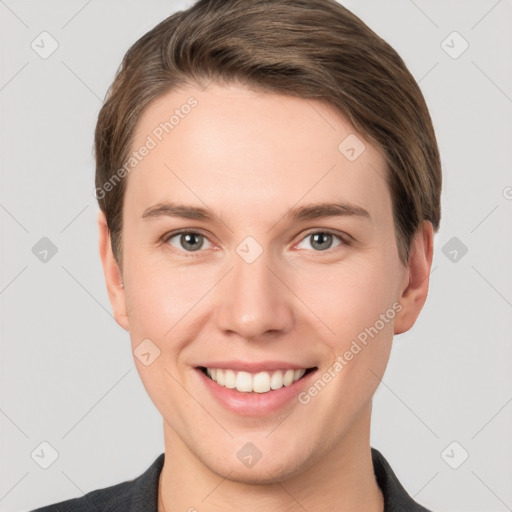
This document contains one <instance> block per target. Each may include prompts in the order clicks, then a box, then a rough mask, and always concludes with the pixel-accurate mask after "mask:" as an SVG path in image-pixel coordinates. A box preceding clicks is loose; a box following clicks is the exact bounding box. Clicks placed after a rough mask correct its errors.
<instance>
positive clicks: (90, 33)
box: [0, 0, 512, 512]
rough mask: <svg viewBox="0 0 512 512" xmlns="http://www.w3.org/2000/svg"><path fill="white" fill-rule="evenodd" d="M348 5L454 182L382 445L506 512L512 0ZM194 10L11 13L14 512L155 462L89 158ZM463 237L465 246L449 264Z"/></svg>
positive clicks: (466, 498) (458, 491)
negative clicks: (404, 81) (101, 122)
mask: <svg viewBox="0 0 512 512" xmlns="http://www.w3.org/2000/svg"><path fill="white" fill-rule="evenodd" d="M342 3H343V4H344V5H346V6H347V7H349V8H350V9H351V10H353V11H354V12H355V13H356V14H357V15H359V16H360V17H361V18H362V19H363V20H364V21H365V22H366V23H367V24H368V25H370V27H372V28H373V29H374V30H375V31H376V32H377V33H378V34H380V35H381V36H382V37H384V39H386V40H387V41H388V42H389V43H390V44H391V45H392V46H393V47H394V48H395V49H396V50H397V51H398V52H399V53H400V55H401V56H402V57H403V58H404V60H405V61H406V63H407V65H408V67H409V69H410V70H411V72H412V73H413V75H414V76H415V77H416V78H417V80H419V82H420V86H421V88H422V90H423V92H424V94H425V97H426V99H427V102H428V105H429V107H430V110H431V114H432V117H433V119H434V124H435V128H436V132H437V136H438V140H439V146H440V149H441V153H442V162H443V171H444V189H443V195H442V227H441V229H440V232H439V233H438V235H436V240H435V242H436V247H435V257H434V264H433V269H434V270H433V273H432V277H431V287H430V293H429V298H428V301H427V305H426V306H425V308H424V311H423V313H422V315H421V316H420V318H419V320H418V322H417V324H416V325H415V327H414V328H413V329H412V330H411V331H410V332H409V333H406V334H403V335H400V336H397V337H396V338H395V347H394V349H393V353H392V356H391V361H390V364H389V367H388V370H387V372H386V374H385V376H384V379H383V382H382V384H381V386H380V388H379V390H378V391H377V394H376V397H375V401H374V403H375V406H374V421H373V430H372V444H373V446H375V447H376V448H378V449H380V450H381V451H382V452H383V453H384V455H385V456H386V457H387V458H388V460H389V462H390V463H391V465H392V467H393V469H394V470H395V472H396V473H397V475H398V477H399V478H400V479H401V481H402V483H403V484H404V486H405V487H406V489H407V490H408V491H409V493H410V494H411V495H413V496H415V497H416V499H417V500H418V501H419V502H421V503H422V504H424V505H425V506H427V507H429V508H431V509H433V510H436V511H450V512H453V511H464V512H470V511H475V512H476V511H486V512H492V511H496V512H501V511H505V510H512V486H511V485H510V482H511V481H512V436H511V433H512V428H511V427H512V383H511V381H512V348H511V343H510V340H511V334H510V333H511V331H512V315H511V313H512V279H511V274H512V270H511V268H512V266H511V261H512V259H511V256H512V237H511V233H512V230H511V227H512V226H511V225H512V188H511V187H512V173H511V171H510V169H511V164H512V149H511V147H512V64H511V63H512V27H511V24H512V2H511V1H510V0H509V1H506V0H501V1H496V0H490V1H482V0H480V1H476V0H473V1H465V2H456V1H453V0H452V1H446V0H437V1H422V2H420V1H419V0H416V2H415V3H414V2H413V1H411V0H394V1H387V0H386V1H383V0H372V1H370V0H364V1H361V0H353V1H344V2H342ZM189 5H191V2H190V1H188V2H180V1H156V0H152V1H144V2H142V1H139V2H135V1H126V0H122V1H121V0H109V1H99V0H89V1H86V0H81V1H74V0H73V1H69V0H68V1H64V0H59V1H57V0H53V1H46V0H45V1H40V0H38V1H35V0H32V1H20V0H5V1H0V16H1V18H0V24H1V26H0V38H1V39H0V51H1V77H0V102H1V104H0V108H1V128H0V129H1V133H0V136H1V142H2V146H1V178H0V179H1V183H0V193H1V197H0V222H1V232H2V243H1V256H2V263H1V267H0V270H1V275H0V304H1V321H2V322H1V334H2V346H1V375H0V378H1V404H0V405H1V407H0V428H1V456H0V461H1V467H0V471H1V473H0V474H1V478H0V510H2V511H11V512H14V511H24V510H28V509H31V508H35V507H36V506H42V505H44V504H48V503H53V502H56V501H59V500H63V499H67V498H71V497H76V496H81V495H82V494H83V493H85V492H88V491H90V490H92V489H96V488H100V487H106V486H108V485H112V484H115V483H118V482H121V481H124V480H127V479H131V478H134V477H136V476H138V475H140V474H141V473H142V472H143V471H144V470H145V469H146V468H147V467H148V466H149V465H150V464H151V463H152V462H153V460H154V459H155V458H156V456H157V455H158V454H159V453H161V452H162V451H163V437H162V420H161V417H160V415H159V413H158V411H157V410H156V409H155V407H154V406H153V404H152V402H151V401H150V399H149V398H148V397H147V395H146V392H145V390H144V388H143V386H142V384H141V382H140V380H139V377H138V374H137V372H136V369H135V365H134V362H133V359H132V354H131V351H130V342H129V337H128V334H127V333H126V332H125V331H123V330H122V329H121V328H120V327H119V326H118V325H117V324H116V323H115V321H114V320H113V318H112V315H111V312H110V304H109V301H108V296H107V293H106V288H105V285H104V280H103V273H102V268H101V265H100V259H99V255H98V248H97V240H98V235H97V229H96V214H97V204H96V202H95V199H94V197H93V194H92V190H93V188H94V181H93V180H94V163H93V156H92V147H93V131H94V126H95V122H96V117H97V114H98V111H99V108H100V106H101V100H102V98H103V97H104V94H105V92H106V90H107V87H108V86H109V84H110V83H111V81H112V79H113V77H114V73H115V71H116V69H117V67H118V65H119V64H120V61H121V58H122V56H123V55H124V53H125V51H126V50H127V49H128V47H129V46H130V45H131V44H132V43H133V42H135V40H136V39H138V38H139V37H140V36H142V35H143V34H144V33H145V32H147V31H148V30H149V29H150V28H152V27H153V26H154V25H155V24H156V23H157V22H159V21H160V20H162V19H163V18H165V17H166V16H168V15H169V14H171V13H172V12H173V11H175V10H178V9H181V8H183V7H188V6H189ZM43 31H47V32H48V33H49V34H51V36H52V37H53V38H54V39H55V40H56V41H57V42H58V45H59V46H58V49H57V50H56V51H55V52H54V53H53V54H52V55H51V56H49V57H48V58H47V59H43V58H41V57H40V56H39V54H38V53H36V52H35V51H34V50H33V49H32V47H31V44H32V41H34V40H35V41H36V43H37V42H38V41H40V37H39V34H40V33H41V32H43ZM453 31H457V32H458V33H459V34H460V35H461V36H462V37H463V38H464V40H466V41H467V42H468V43H469V48H468V49H467V50H466V51H465V52H464V53H463V54H462V55H460V56H459V57H458V58H452V57H451V56H450V55H448V53H447V52H446V51H445V49H446V50H448V51H450V52H451V53H452V54H454V53H458V51H460V49H462V48H463V46H462V45H463V44H464V43H463V41H462V40H461V39H460V38H458V36H453V35H452V36H450V37H449V38H448V39H446V38H447V36H449V35H450V34H451V33H452V32H453ZM45 37H46V36H45ZM444 40H446V42H445V43H444V45H442V42H443V41H444ZM39 45H40V46H42V43H40V42H39ZM450 47H451V48H450ZM45 48H46V49H48V48H49V40H46V43H45ZM42 237H48V238H49V239H50V240H51V241H52V242H53V243H54V244H55V245H56V247H57V248H58V252H57V253H56V254H55V255H54V256H53V257H52V258H51V259H49V261H47V262H46V263H43V262H41V261H40V260H39V259H38V258H36V256H35V255H34V254H33V252H32V248H33V246H34V245H35V244H36V243H37V242H38V241H39V240H40V239H41V238H42ZM453 237H456V238H457V239H458V240H459V241H455V242H453V241H452V242H450V244H453V243H457V244H459V245H460V243H463V244H464V245H465V246H466V247H467V249H468V250H467V253H466V254H465V255H463V256H461V254H462V253H461V251H460V249H456V250H458V253H457V260H456V261H451V259H453V258H454V254H455V253H453V249H454V247H455V246H453V247H452V246H451V245H448V246H446V244H447V243H449V241H450V240H451V239H452V238H453ZM443 247H444V248H445V249H444V252H443ZM450 251H451V255H450ZM445 253H446V254H447V255H445ZM43 441H46V442H48V443H49V444H50V445H51V446H52V447H54V449H55V450H56V451H57V452H58V458H57V460H56V461H55V462H54V463H53V464H52V465H51V466H50V467H49V468H48V469H46V470H45V469H42V468H41V467H40V466H39V465H38V464H37V463H36V460H37V457H36V456H34V459H33V458H32V457H31V454H32V453H33V452H34V450H36V449H37V450H40V443H41V442H43ZM453 441H456V442H457V443H458V444H456V445H451V446H450V447H449V448H448V449H447V450H445V448H447V447H448V446H449V445H450V443H452V442H453ZM37 450H36V452H37ZM465 452H467V453H468V454H469V458H468V459H467V460H466V461H465V462H464V463H463V464H462V465H460V467H459V468H458V469H452V467H450V466H449V464H448V462H449V463H450V464H451V465H452V466H455V465H457V464H459V463H460V461H461V460H462V458H463V456H464V453H465ZM46 453H47V454H48V453H50V451H49V449H46ZM443 454H444V455H443Z"/></svg>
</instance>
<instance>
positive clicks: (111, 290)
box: [98, 210, 129, 331]
mask: <svg viewBox="0 0 512 512" xmlns="http://www.w3.org/2000/svg"><path fill="white" fill-rule="evenodd" d="M98 231H99V249H100V258H101V263H102V265H103V274H104V276H105V283H106V285H107V291H108V296H109V299H110V304H111V305H112V310H113V312H114V318H115V320H116V322H117V323H118V324H119V325H120V326H121V327H122V328H123V329H125V330H127V331H129V323H128V316H127V314H126V298H125V291H124V285H123V275H122V272H121V270H120V269H119V265H118V264H117V261H116V260H115V258H114V254H113V252H112V245H111V241H110V231H109V229H108V225H107V220H106V218H105V214H104V213H103V212H102V211H101V210H100V211H99V212H98Z"/></svg>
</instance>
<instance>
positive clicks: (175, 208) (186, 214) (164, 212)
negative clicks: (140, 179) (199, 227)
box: [142, 202, 214, 221]
mask: <svg viewBox="0 0 512 512" xmlns="http://www.w3.org/2000/svg"><path fill="white" fill-rule="evenodd" d="M157 217H178V218H182V219H191V220H210V221H212V220H214V216H213V215H212V214H211V212H210V211H209V210H207V209H206V208H201V207H199V206H185V205H180V204H176V203H170V202H166V203H158V204H155V205H153V206H150V207H149V208H146V210H144V213H143V214H142V219H143V220H149V219H154V218H157Z"/></svg>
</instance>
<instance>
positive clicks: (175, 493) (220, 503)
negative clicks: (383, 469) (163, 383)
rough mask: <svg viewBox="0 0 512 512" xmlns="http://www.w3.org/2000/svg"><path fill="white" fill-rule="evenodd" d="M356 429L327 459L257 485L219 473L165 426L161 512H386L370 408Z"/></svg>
mask: <svg viewBox="0 0 512 512" xmlns="http://www.w3.org/2000/svg"><path fill="white" fill-rule="evenodd" d="M356 423H357V424H356V425H353V427H352V428H351V430H350V431H349V432H347V433H346V434H345V435H344V436H343V438H342V439H340V441H339V442H338V444H337V445H336V446H334V447H333V448H332V449H330V450H328V451H327V454H326V455H325V456H322V457H320V458H319V459H318V460H314V461H310V462H309V463H308V462H307V461H305V462H303V464H302V466H301V467H300V468H299V469H298V470H297V471H295V472H294V473H293V476H290V477H289V478H285V479H281V480H273V479H272V478H269V481H268V482H265V483H261V484H254V483H246V482H243V481H235V480H230V479H229V473H228V474H227V475H221V474H218V473H216V472H215V471H213V470H212V469H211V468H210V467H208V466H207V465H205V464H204V462H202V461H201V460H200V459H198V458H197V457H196V456H195V454H193V453H192V452H191V451H190V450H188V448H187V446H186V445H185V444H184V443H183V441H182V440H181V439H180V438H179V437H178V436H177V435H176V432H175V431H174V430H173V429H172V428H171V427H170V426H169V425H168V424H167V423H165V422H164V440H165V454H166V457H165V462H164V467H163V469H162V472H161V474H160V481H159V506H158V511H159V512H175V511H182V510H186V511H191V512H194V511H201V512H203V511H205V512H206V511H207V512H221V511H222V512H231V511H235V510H236V511H237V512H238V511H239V510H244V511H247V512H259V511H266V512H267V511H279V512H281V511H283V512H288V511H289V512H291V511H296V510H307V511H308V512H325V511H330V510H338V511H353V510H365V511H368V512H383V510H384V500H383V496H382V493H381V491H380V489H379V487H378V485H377V482H376V480H375V475H374V471H373V464H372V458H371V449H370V442H369V425H370V408H368V410H367V411H364V412H363V413H362V415H361V418H359V419H358V421H357V422H356ZM269 476H271V475H270V474H269ZM272 480H273V481H272Z"/></svg>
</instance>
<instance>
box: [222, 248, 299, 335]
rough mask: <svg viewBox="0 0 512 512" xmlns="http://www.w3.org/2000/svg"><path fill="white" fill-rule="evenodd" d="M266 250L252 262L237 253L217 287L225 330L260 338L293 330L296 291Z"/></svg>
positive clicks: (229, 332)
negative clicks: (272, 261)
mask: <svg viewBox="0 0 512 512" xmlns="http://www.w3.org/2000/svg"><path fill="white" fill-rule="evenodd" d="M265 254H266V253H265V252H263V254H262V255H260V257H259V258H258V259H257V260H256V261H254V262H252V263H247V262H246V261H244V260H243V259H242V258H241V257H239V255H238V254H234V255H233V268H232V270H231V271H230V272H229V274H228V275H227V276H226V279H223V280H222V282H221V283H219V286H218V289H217V290H216V294H217V297H216V303H217V307H216V323H217V327H218V328H219V329H221V330H222V331H223V332H224V333H228V334H230V335H233V333H236V334H237V335H238V336H240V337H241V338H244V339H246V340H250V341H257V340H262V339H264V338H269V337H270V338H275V337H276V336H278V335H279V334H282V333H286V332H288V331H290V330H291V328H292V326H293V323H294V315H293V309H292V306H293V302H292V297H291V295H292V294H291V292H290V290H289V289H288V288H287V287H286V286H285V285H284V284H283V282H282V281H284V282H286V280H285V279H283V278H282V277H281V276H280V278H278V277H277V276H276V274H277V275H279V272H278V270H276V269H275V268H272V267H273V266H271V262H270V261H269V259H268V258H267V257H266V256H265Z"/></svg>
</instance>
